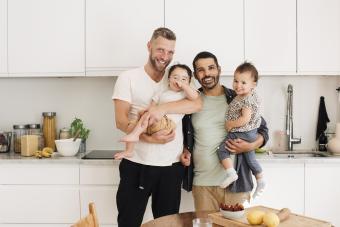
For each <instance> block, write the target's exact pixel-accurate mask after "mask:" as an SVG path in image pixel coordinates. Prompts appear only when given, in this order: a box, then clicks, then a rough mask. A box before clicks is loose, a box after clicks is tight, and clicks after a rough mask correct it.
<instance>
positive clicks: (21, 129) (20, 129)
mask: <svg viewBox="0 0 340 227" xmlns="http://www.w3.org/2000/svg"><path fill="white" fill-rule="evenodd" d="M27 134H28V125H13V143H14V146H13V147H14V149H13V150H14V152H15V153H21V137H22V136H25V135H27Z"/></svg>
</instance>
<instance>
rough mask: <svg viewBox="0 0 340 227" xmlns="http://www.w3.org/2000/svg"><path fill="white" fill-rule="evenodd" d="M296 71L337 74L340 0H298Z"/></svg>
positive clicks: (339, 68)
mask: <svg viewBox="0 0 340 227" xmlns="http://www.w3.org/2000/svg"><path fill="white" fill-rule="evenodd" d="M297 3H298V4H297V15H298V19H297V25H298V27H297V30H298V33H297V36H298V73H300V74H314V75H315V74H316V75H339V74H340V0H327V1H325V0H297Z"/></svg>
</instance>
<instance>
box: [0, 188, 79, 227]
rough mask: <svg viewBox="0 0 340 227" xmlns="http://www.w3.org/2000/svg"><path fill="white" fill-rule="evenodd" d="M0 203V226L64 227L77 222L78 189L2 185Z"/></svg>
mask: <svg viewBox="0 0 340 227" xmlns="http://www.w3.org/2000/svg"><path fill="white" fill-rule="evenodd" d="M0 201H1V204H2V205H1V206H0V223H17V224H20V223H27V224H29V223H45V224H46V223H51V224H53V223H59V224H63V223H65V224H66V223H75V222H76V221H77V220H79V219H80V212H79V211H80V205H79V186H73V185H70V186H69V185H2V186H0ZM4 204H6V205H5V206H4ZM51 226H52V225H51Z"/></svg>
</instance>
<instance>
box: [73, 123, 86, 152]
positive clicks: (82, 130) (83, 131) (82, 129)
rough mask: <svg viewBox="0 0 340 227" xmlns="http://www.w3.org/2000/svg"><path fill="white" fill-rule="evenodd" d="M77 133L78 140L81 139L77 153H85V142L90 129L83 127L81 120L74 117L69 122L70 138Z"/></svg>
mask: <svg viewBox="0 0 340 227" xmlns="http://www.w3.org/2000/svg"><path fill="white" fill-rule="evenodd" d="M78 131H80V133H79V138H81V144H80V148H79V151H80V152H85V151H86V140H87V138H88V137H89V134H90V129H88V128H86V127H85V126H84V123H83V120H82V119H80V118H77V117H75V118H74V120H73V121H72V122H71V126H70V133H71V136H72V137H74V136H75V134H76V133H77V132H78Z"/></svg>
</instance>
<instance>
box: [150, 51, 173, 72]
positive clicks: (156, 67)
mask: <svg viewBox="0 0 340 227" xmlns="http://www.w3.org/2000/svg"><path fill="white" fill-rule="evenodd" d="M149 61H150V63H151V65H152V67H153V68H154V69H155V70H156V71H158V72H164V71H165V69H166V67H167V66H168V65H169V64H170V61H169V62H168V63H166V64H165V65H163V64H162V65H161V66H160V65H159V64H157V62H156V60H155V59H153V58H152V56H151V55H150V56H149Z"/></svg>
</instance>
